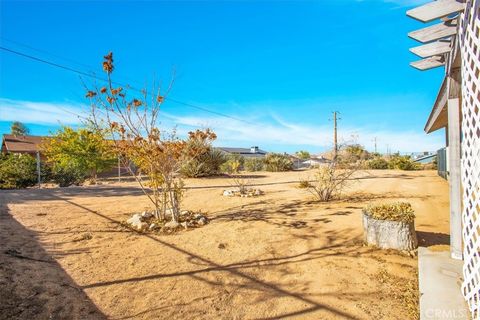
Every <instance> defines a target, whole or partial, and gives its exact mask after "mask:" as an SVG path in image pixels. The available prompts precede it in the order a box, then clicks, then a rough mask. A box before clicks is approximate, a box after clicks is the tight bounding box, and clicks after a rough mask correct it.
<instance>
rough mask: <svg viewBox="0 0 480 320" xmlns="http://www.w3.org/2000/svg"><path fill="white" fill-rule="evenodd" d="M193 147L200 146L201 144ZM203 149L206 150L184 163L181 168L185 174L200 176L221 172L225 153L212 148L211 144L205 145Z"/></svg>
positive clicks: (186, 175) (191, 176) (193, 176)
mask: <svg viewBox="0 0 480 320" xmlns="http://www.w3.org/2000/svg"><path fill="white" fill-rule="evenodd" d="M189 143H191V142H189ZM191 147H194V148H198V147H199V146H197V145H195V146H191ZM203 150H205V151H204V152H203V153H202V154H199V155H198V156H195V157H193V158H192V159H188V161H186V162H185V163H184V164H183V166H182V168H181V173H182V175H183V176H185V177H188V178H198V177H206V176H212V175H216V174H218V173H219V172H220V168H221V166H222V164H223V163H225V161H226V158H225V155H224V153H223V152H222V151H221V150H219V149H215V148H212V147H211V145H205V146H203Z"/></svg>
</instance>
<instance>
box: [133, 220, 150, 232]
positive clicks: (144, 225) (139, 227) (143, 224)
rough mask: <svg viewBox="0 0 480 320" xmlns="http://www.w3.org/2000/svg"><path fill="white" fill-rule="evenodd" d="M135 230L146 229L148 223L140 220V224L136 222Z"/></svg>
mask: <svg viewBox="0 0 480 320" xmlns="http://www.w3.org/2000/svg"><path fill="white" fill-rule="evenodd" d="M136 228H137V230H138V231H143V230H147V229H148V223H146V222H140V224H138V225H137V226H136Z"/></svg>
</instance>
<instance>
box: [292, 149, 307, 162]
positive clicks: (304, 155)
mask: <svg viewBox="0 0 480 320" xmlns="http://www.w3.org/2000/svg"><path fill="white" fill-rule="evenodd" d="M295 155H296V156H297V157H299V158H300V159H302V160H308V159H310V152H308V151H305V150H300V151H297V152H295Z"/></svg>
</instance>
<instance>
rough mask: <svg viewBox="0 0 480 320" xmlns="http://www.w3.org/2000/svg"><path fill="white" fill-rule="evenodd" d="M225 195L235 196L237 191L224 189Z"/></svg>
mask: <svg viewBox="0 0 480 320" xmlns="http://www.w3.org/2000/svg"><path fill="white" fill-rule="evenodd" d="M223 195H224V196H225V197H233V196H235V192H233V190H224V191H223Z"/></svg>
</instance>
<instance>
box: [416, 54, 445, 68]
mask: <svg viewBox="0 0 480 320" xmlns="http://www.w3.org/2000/svg"><path fill="white" fill-rule="evenodd" d="M444 64H445V59H444V58H443V57H442V56H434V57H430V58H426V59H422V60H418V61H414V62H410V65H411V66H412V67H414V68H415V69H418V70H420V71H425V70H429V69H433V68H437V67H440V66H443V65H444Z"/></svg>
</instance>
